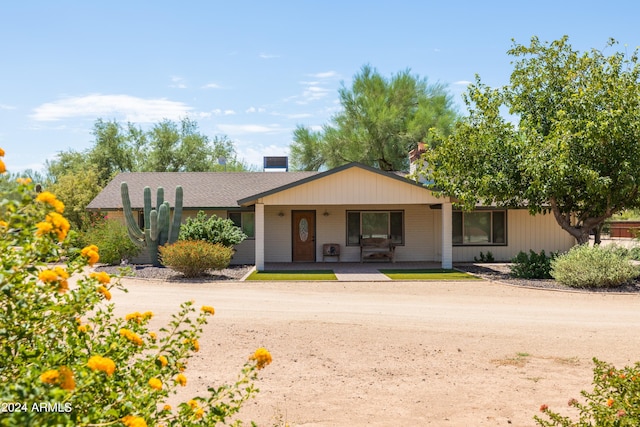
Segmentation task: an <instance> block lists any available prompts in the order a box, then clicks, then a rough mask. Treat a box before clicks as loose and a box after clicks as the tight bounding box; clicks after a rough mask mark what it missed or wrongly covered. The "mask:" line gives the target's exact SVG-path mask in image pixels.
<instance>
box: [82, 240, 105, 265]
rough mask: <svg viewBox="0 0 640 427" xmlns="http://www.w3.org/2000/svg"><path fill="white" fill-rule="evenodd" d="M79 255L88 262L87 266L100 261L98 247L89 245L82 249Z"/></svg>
mask: <svg viewBox="0 0 640 427" xmlns="http://www.w3.org/2000/svg"><path fill="white" fill-rule="evenodd" d="M80 254H81V255H82V256H83V257H85V258H87V259H88V260H89V261H88V262H89V265H93V264H95V263H96V262H98V261H99V260H100V255H98V247H97V246H96V245H89V246H86V247H84V248H82V250H81V251H80Z"/></svg>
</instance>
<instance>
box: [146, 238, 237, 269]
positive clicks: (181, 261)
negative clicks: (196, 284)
mask: <svg viewBox="0 0 640 427" xmlns="http://www.w3.org/2000/svg"><path fill="white" fill-rule="evenodd" d="M158 250H159V251H160V259H161V260H162V263H163V264H164V265H166V266H167V267H171V268H173V269H174V270H176V271H179V272H180V273H182V274H184V275H185V276H186V277H197V276H202V275H204V274H205V272H206V271H207V270H221V269H223V268H226V267H228V266H229V263H230V262H231V256H232V255H233V249H232V248H229V247H226V246H224V245H221V244H220V243H216V244H213V243H209V242H203V241H201V240H178V241H177V242H175V243H173V244H170V245H165V246H161V247H160V248H159V249H158Z"/></svg>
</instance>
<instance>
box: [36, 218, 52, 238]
mask: <svg viewBox="0 0 640 427" xmlns="http://www.w3.org/2000/svg"><path fill="white" fill-rule="evenodd" d="M36 227H37V228H38V231H36V236H42V235H43V234H48V233H50V232H51V230H53V224H51V223H49V222H46V221H42V222H39V223H37V224H36Z"/></svg>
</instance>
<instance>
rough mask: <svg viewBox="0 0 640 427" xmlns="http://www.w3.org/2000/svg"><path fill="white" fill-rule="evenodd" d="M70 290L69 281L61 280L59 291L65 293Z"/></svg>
mask: <svg viewBox="0 0 640 427" xmlns="http://www.w3.org/2000/svg"><path fill="white" fill-rule="evenodd" d="M68 290H69V282H67V281H66V280H60V283H58V292H59V293H61V294H63V293H65V292H67V291H68Z"/></svg>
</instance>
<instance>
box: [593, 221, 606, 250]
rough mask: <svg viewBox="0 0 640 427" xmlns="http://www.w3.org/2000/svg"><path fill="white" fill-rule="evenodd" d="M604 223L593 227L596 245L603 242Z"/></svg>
mask: <svg viewBox="0 0 640 427" xmlns="http://www.w3.org/2000/svg"><path fill="white" fill-rule="evenodd" d="M603 225H604V222H603V223H600V225H598V226H597V227H596V228H594V229H593V231H594V234H593V236H594V237H593V239H594V240H593V244H594V245H599V244H600V243H602V226H603Z"/></svg>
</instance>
